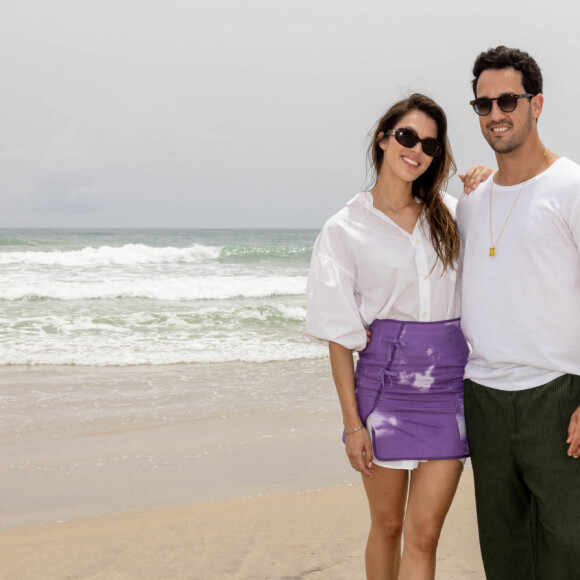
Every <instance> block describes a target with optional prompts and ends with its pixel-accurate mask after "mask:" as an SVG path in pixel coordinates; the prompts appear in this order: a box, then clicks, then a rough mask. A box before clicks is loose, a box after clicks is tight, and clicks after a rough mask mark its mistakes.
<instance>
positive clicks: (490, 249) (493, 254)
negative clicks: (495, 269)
mask: <svg viewBox="0 0 580 580" xmlns="http://www.w3.org/2000/svg"><path fill="white" fill-rule="evenodd" d="M489 255H490V256H495V248H489Z"/></svg>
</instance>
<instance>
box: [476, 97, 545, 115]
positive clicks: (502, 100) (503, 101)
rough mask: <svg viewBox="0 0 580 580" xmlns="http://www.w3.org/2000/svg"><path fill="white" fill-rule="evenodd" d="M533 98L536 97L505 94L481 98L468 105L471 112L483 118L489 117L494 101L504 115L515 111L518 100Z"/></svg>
mask: <svg viewBox="0 0 580 580" xmlns="http://www.w3.org/2000/svg"><path fill="white" fill-rule="evenodd" d="M535 96H536V95H532V94H531V93H523V94H521V95H515V94H514V93H505V94H504V95H500V96H499V97H495V98H493V99H488V98H487V97H481V98H479V99H475V100H473V101H469V104H470V105H471V106H472V107H473V110H474V111H475V112H476V113H477V114H478V115H480V116H481V117H485V115H489V114H490V113H491V108H492V107H493V102H494V101H497V106H498V107H499V108H500V109H501V110H502V111H503V112H504V113H511V112H512V111H515V109H516V107H517V106H518V99H524V98H525V99H531V98H532V97H535Z"/></svg>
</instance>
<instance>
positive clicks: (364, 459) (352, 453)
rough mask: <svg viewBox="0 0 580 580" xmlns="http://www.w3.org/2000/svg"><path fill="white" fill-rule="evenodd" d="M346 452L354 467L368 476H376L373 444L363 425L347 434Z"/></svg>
mask: <svg viewBox="0 0 580 580" xmlns="http://www.w3.org/2000/svg"><path fill="white" fill-rule="evenodd" d="M345 442H346V454H347V455H348V460H349V461H350V464H351V465H352V467H353V469H356V470H357V471H360V472H361V473H362V474H364V475H367V476H368V477H374V476H375V471H374V469H373V446H372V444H371V438H370V436H369V434H368V432H367V430H366V429H365V428H364V427H363V428H362V429H359V430H358V431H355V432H354V433H349V434H348V435H346V436H345Z"/></svg>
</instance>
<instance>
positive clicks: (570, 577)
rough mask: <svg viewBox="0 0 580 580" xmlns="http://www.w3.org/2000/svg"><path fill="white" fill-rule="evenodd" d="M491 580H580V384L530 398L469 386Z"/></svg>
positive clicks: (556, 386)
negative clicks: (577, 445)
mask: <svg viewBox="0 0 580 580" xmlns="http://www.w3.org/2000/svg"><path fill="white" fill-rule="evenodd" d="M464 396H465V422H466V428H467V437H468V441H469V447H470V450H471V461H472V465H473V473H474V480H475V497H476V505H477V522H478V529H479V541H480V546H481V553H482V558H483V564H484V568H485V574H486V577H487V580H580V458H579V459H573V458H572V457H569V456H568V455H567V449H568V444H567V443H566V440H567V438H568V425H569V423H570V417H571V415H572V413H573V412H574V411H575V410H576V409H577V408H578V407H579V406H580V377H578V376H575V375H569V374H568V375H563V376H561V377H558V378H557V379H555V380H553V381H550V382H549V383H547V384H545V385H542V386H539V387H536V388H532V389H526V390H523V391H501V390H498V389H491V388H488V387H484V386H482V385H479V384H477V383H474V382H473V381H470V380H466V381H465V394H464Z"/></svg>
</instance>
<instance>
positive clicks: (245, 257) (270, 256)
mask: <svg viewBox="0 0 580 580" xmlns="http://www.w3.org/2000/svg"><path fill="white" fill-rule="evenodd" d="M311 255H312V246H303V247H296V248H295V247H279V246H272V247H258V246H256V247H254V246H225V247H224V248H222V250H221V252H220V255H219V261H220V262H223V263H254V262H265V261H287V260H291V261H300V262H305V263H308V262H309V261H310V257H311Z"/></svg>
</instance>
